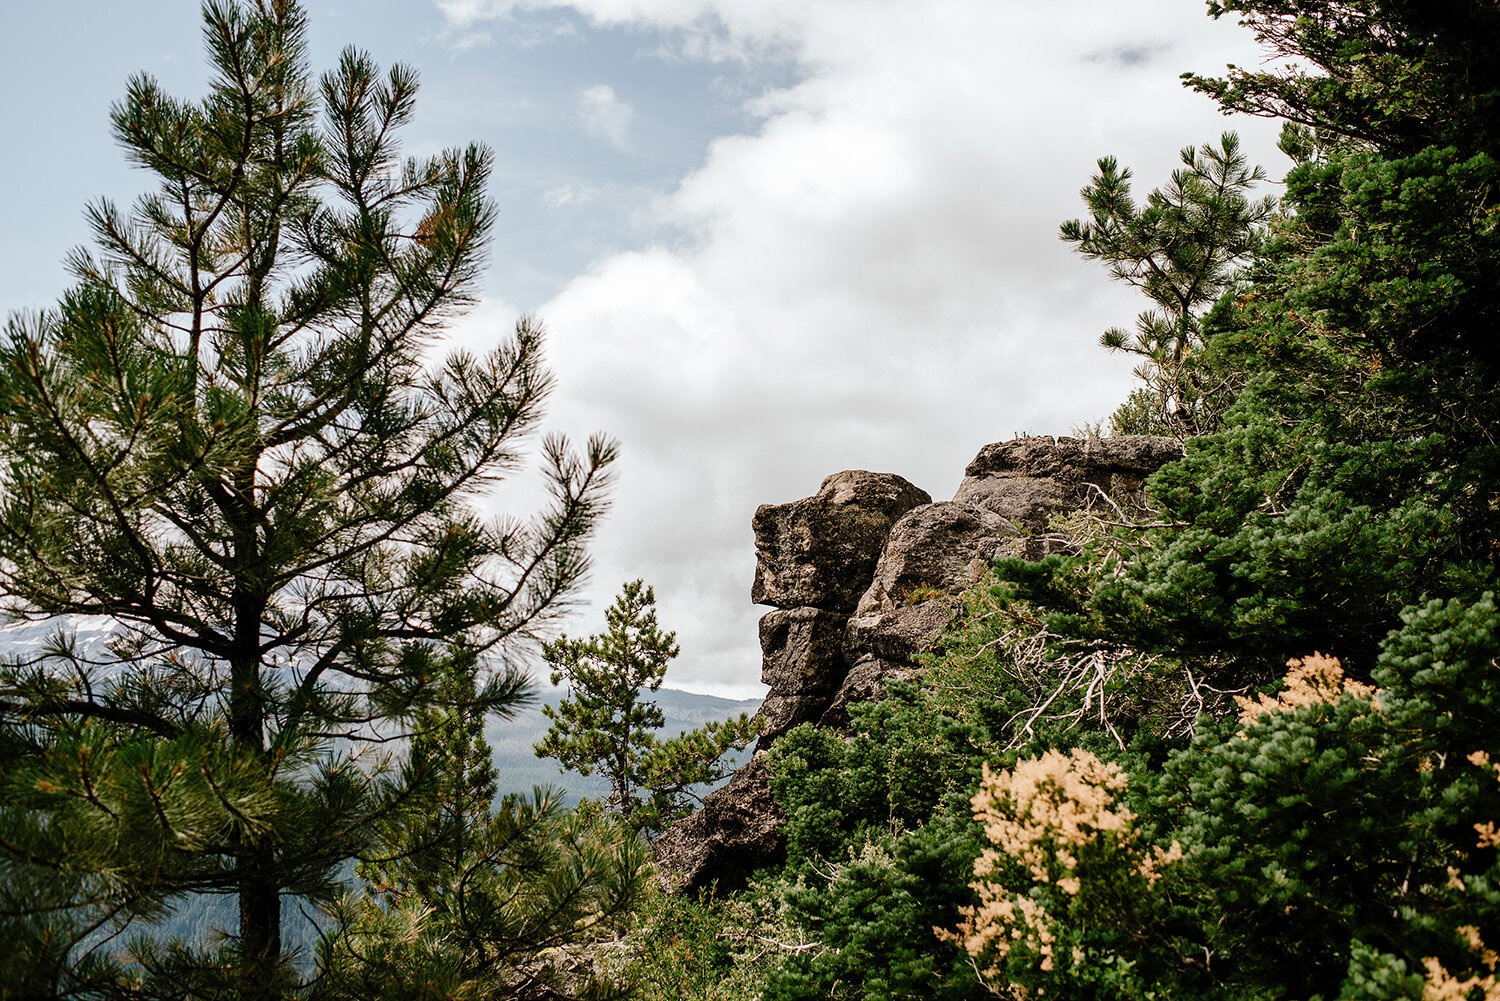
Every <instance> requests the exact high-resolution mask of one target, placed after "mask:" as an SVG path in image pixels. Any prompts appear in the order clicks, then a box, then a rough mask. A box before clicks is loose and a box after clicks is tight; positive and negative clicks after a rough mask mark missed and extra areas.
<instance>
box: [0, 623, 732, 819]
mask: <svg viewBox="0 0 1500 1001" xmlns="http://www.w3.org/2000/svg"><path fill="white" fill-rule="evenodd" d="M118 628H119V626H118V624H117V623H116V622H115V621H114V620H113V619H110V618H109V617H108V616H103V615H62V616H57V617H55V618H50V619H44V620H39V621H35V622H16V623H12V624H10V625H8V626H4V627H0V657H20V658H25V657H34V656H36V655H38V654H40V653H42V652H43V651H44V650H45V649H46V647H47V646H48V645H49V644H51V643H52V642H53V641H54V638H55V637H56V636H57V634H58V631H59V630H63V631H64V632H70V633H72V635H73V649H74V650H75V651H76V653H77V655H78V656H79V657H80V658H82V659H84V660H86V661H94V662H102V661H106V660H108V658H109V650H108V643H109V640H110V637H112V636H113V635H115V633H116V631H117V630H118ZM566 696H567V692H566V690H564V689H562V688H559V687H555V686H552V685H547V684H539V685H538V686H537V692H536V699H535V700H534V701H533V702H531V703H530V704H528V705H526V706H524V707H523V708H521V709H520V710H518V711H517V712H516V714H515V715H514V716H511V717H509V718H505V719H491V720H489V721H488V722H487V723H486V725H485V739H486V740H488V741H489V742H490V747H491V748H492V749H493V750H494V758H495V768H496V770H497V771H498V773H499V783H500V792H501V793H508V792H530V791H531V789H532V787H533V786H553V787H556V788H559V789H562V790H564V791H565V792H566V794H567V798H568V800H569V801H576V800H578V799H579V798H582V797H586V796H587V797H593V796H602V795H604V794H605V793H606V792H608V784H607V783H606V782H604V781H603V780H602V779H600V778H599V777H598V776H597V775H593V776H583V775H577V774H575V773H572V772H568V773H561V772H560V771H559V769H558V767H557V762H556V761H552V760H549V759H545V758H538V757H537V756H536V753H535V752H534V751H533V746H534V745H535V744H536V743H537V742H538V741H540V740H541V739H542V737H543V736H544V735H545V734H546V732H547V729H548V727H549V726H551V721H550V720H548V719H547V717H546V715H544V714H543V712H542V706H543V705H556V704H557V703H558V702H560V701H561V700H562V699H564V698H565V697H566ZM645 697H646V698H647V699H648V700H650V701H653V702H655V703H656V704H657V705H658V706H659V707H660V708H661V710H662V715H663V716H665V717H666V722H665V724H664V725H663V726H662V728H661V729H660V730H659V731H658V733H659V734H661V735H662V736H668V737H673V736H676V735H677V734H679V733H682V732H683V731H685V730H694V729H697V728H698V727H700V726H702V725H703V724H705V723H709V722H714V721H718V720H725V719H729V718H730V717H733V716H738V715H739V714H740V713H742V712H747V713H754V712H755V711H756V710H757V709H759V708H760V704H761V700H760V699H739V700H736V699H726V698H720V697H719V696H716V695H701V694H698V693H696V692H685V691H681V690H678V689H675V688H662V689H660V690H658V691H656V692H654V693H651V692H647V693H645ZM733 757H734V760H735V762H736V763H737V764H738V763H740V762H741V761H742V760H743V759H746V758H748V754H742V755H737V756H733Z"/></svg>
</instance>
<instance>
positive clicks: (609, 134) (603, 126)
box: [578, 83, 635, 149]
mask: <svg viewBox="0 0 1500 1001" xmlns="http://www.w3.org/2000/svg"><path fill="white" fill-rule="evenodd" d="M578 116H579V118H581V119H582V120H583V127H584V128H585V129H587V130H588V132H589V134H590V135H593V136H597V137H599V138H600V139H603V140H604V141H606V142H608V143H609V144H610V145H611V146H613V147H615V149H624V148H625V140H626V132H627V131H628V130H629V128H630V120H631V118H633V117H634V116H635V109H634V108H632V107H631V106H630V105H629V103H627V102H625V101H622V100H620V99H619V98H618V97H616V96H615V89H614V88H613V87H611V86H610V85H609V84H607V83H601V84H597V85H595V86H593V87H589V88H586V89H585V90H583V91H581V92H580V93H579V95H578Z"/></svg>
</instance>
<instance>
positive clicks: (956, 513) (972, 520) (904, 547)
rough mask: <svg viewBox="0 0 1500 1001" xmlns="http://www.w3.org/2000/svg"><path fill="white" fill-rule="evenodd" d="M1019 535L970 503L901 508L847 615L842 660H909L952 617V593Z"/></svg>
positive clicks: (973, 580) (976, 576)
mask: <svg viewBox="0 0 1500 1001" xmlns="http://www.w3.org/2000/svg"><path fill="white" fill-rule="evenodd" d="M1020 535H1021V530H1020V529H1019V528H1017V527H1016V525H1015V524H1014V523H1013V522H1011V521H1009V520H1008V519H1005V518H1002V517H1000V516H999V515H997V514H994V513H993V512H990V511H986V510H984V509H983V508H978V507H974V506H973V505H970V504H956V503H953V502H951V501H945V502H943V503H940V504H927V505H924V506H922V507H919V508H914V509H912V510H911V511H908V512H907V513H906V514H905V515H903V516H902V517H901V520H900V521H898V522H896V525H895V527H893V528H892V529H891V534H890V537H889V538H888V539H887V540H886V544H885V551H884V552H882V553H881V555H880V561H879V562H878V563H877V564H876V566H875V575H874V578H873V580H872V581H871V582H870V587H869V589H868V590H866V591H865V593H864V594H863V595H862V596H861V597H860V599H859V605H858V607H857V608H856V609H855V611H854V616H853V618H851V619H850V620H849V626H848V633H847V636H848V653H849V659H850V660H851V661H856V662H857V661H858V660H859V659H860V658H861V657H864V656H875V657H880V658H883V659H885V660H891V661H896V662H900V663H906V664H911V663H914V661H915V658H916V655H917V654H918V653H920V652H921V651H923V650H925V649H927V648H928V647H929V646H930V645H931V644H932V641H933V640H935V639H936V638H937V637H938V636H939V635H940V634H941V633H942V631H943V630H944V629H945V628H946V627H947V626H948V624H949V623H950V622H952V621H953V618H954V616H955V615H956V614H957V612H958V607H959V603H958V600H957V598H956V596H957V595H959V594H961V593H962V592H964V591H965V590H967V589H968V588H970V587H972V586H973V585H974V584H975V583H976V582H977V581H978V580H979V578H980V576H981V575H982V574H983V572H984V569H985V567H987V566H988V565H989V564H990V562H991V561H992V560H994V558H995V557H996V555H997V554H999V553H1001V552H1006V551H1009V550H1008V548H1007V547H1008V546H1011V545H1013V544H1014V543H1016V542H1017V540H1018V539H1019V537H1020Z"/></svg>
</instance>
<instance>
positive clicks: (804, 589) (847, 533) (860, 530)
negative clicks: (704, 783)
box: [654, 435, 1182, 892]
mask: <svg viewBox="0 0 1500 1001" xmlns="http://www.w3.org/2000/svg"><path fill="white" fill-rule="evenodd" d="M1181 455H1182V446H1181V444H1180V443H1179V442H1177V441H1176V440H1175V439H1172V438H1151V437H1145V436H1137V435H1131V436H1120V437H1116V438H1104V439H1100V440H1096V441H1089V442H1084V441H1078V440H1075V439H1072V438H1059V439H1053V438H1018V439H1015V440H1013V441H1006V442H998V443H996V444H993V445H986V446H985V447H984V448H983V449H981V450H980V452H979V454H978V455H977V456H975V458H974V461H973V462H971V463H969V465H968V468H967V469H966V470H965V471H964V481H963V484H962V485H961V486H960V487H959V489H958V493H957V494H956V495H955V496H954V498H953V500H952V501H943V502H939V503H936V504H934V503H932V498H931V497H930V496H929V495H928V494H927V493H926V492H925V491H923V490H920V489H918V488H917V487H915V486H913V485H912V484H911V483H909V482H907V481H906V480H905V479H903V478H901V477H900V476H897V475H895V474H893V473H870V472H864V471H860V470H852V471H847V472H842V473H835V474H834V475H832V476H830V477H828V478H827V479H825V480H824V481H823V484H822V486H821V487H820V488H819V490H818V492H817V493H816V494H814V495H813V496H811V497H807V498H804V499H803V500H799V501H793V502H792V503H790V504H776V505H770V504H767V505H762V506H761V508H760V509H759V510H757V511H756V512H755V518H754V520H753V522H752V524H753V527H754V529H755V556H756V566H755V582H754V584H753V586H752V588H751V599H752V600H753V601H754V602H755V603H757V604H763V605H771V606H773V608H774V611H772V612H770V613H768V614H767V615H766V616H765V617H764V618H762V619H761V621H760V645H761V653H762V658H763V659H762V668H761V681H762V682H763V683H764V684H765V685H767V686H768V688H769V691H768V692H767V694H766V698H765V702H764V703H763V704H762V705H761V708H760V711H759V713H758V714H757V716H758V718H759V719H760V720H761V725H762V731H761V737H760V740H759V742H758V743H757V745H756V751H755V755H754V756H753V757H752V758H751V760H750V762H749V763H747V764H746V765H745V766H744V767H743V768H741V769H740V770H739V771H738V772H737V773H736V774H735V776H734V777H733V778H732V779H731V780H730V781H729V783H728V784H726V785H724V786H722V787H721V788H719V789H718V790H716V791H714V792H713V793H711V794H710V795H708V796H707V797H705V799H704V802H703V807H702V809H700V810H699V811H698V812H697V813H695V814H693V816H691V817H689V818H687V819H686V820H683V821H681V822H679V823H677V824H675V825H673V826H672V827H671V828H669V829H668V830H666V831H665V832H663V833H662V835H661V837H659V838H658V839H657V840H656V842H655V845H654V850H655V853H656V858H657V863H658V865H659V866H660V867H661V869H662V871H663V872H664V873H665V874H666V875H667V878H668V881H669V882H670V883H671V885H672V886H673V887H674V888H675V889H676V890H678V891H681V892H685V891H691V890H696V889H700V888H702V887H706V886H709V885H711V884H714V883H717V884H718V885H719V886H721V887H728V886H732V885H734V884H735V883H737V882H738V881H739V880H741V879H743V877H744V876H746V875H748V874H749V873H750V872H752V871H753V870H754V869H756V868H758V867H759V866H762V865H765V864H767V863H769V862H772V861H774V860H775V858H776V856H777V854H778V853H779V852H780V851H781V850H782V847H783V842H782V838H781V835H780V825H781V823H782V822H783V820H784V818H783V817H782V816H781V813H780V810H779V808H778V807H777V805H776V802H775V800H774V799H773V798H772V796H771V789H770V769H769V768H768V766H767V761H766V751H767V749H768V748H769V747H770V746H771V745H772V744H774V743H775V741H776V739H777V738H778V737H781V736H782V735H784V734H785V733H786V732H787V731H789V730H791V729H792V728H793V727H795V726H798V725H800V724H802V723H813V724H816V725H818V726H821V727H834V728H842V727H844V726H846V725H847V724H848V721H849V718H848V714H847V707H848V705H849V704H850V703H852V702H861V701H872V700H877V699H881V698H884V696H885V686H886V683H887V682H888V681H890V680H891V679H893V678H904V677H910V676H911V675H912V674H913V672H914V671H915V670H916V666H917V657H918V655H919V654H921V653H922V652H924V651H926V650H929V649H931V648H932V645H933V643H934V642H935V641H936V640H937V639H938V638H939V637H940V636H941V635H942V633H943V631H944V630H945V629H946V628H947V627H948V625H949V624H950V623H951V622H952V621H953V620H954V618H955V617H956V616H957V615H958V614H959V611H960V608H961V605H960V602H959V600H958V598H957V595H959V594H961V593H962V592H963V591H964V590H966V589H967V588H969V587H970V586H972V585H973V584H974V583H975V582H977V581H978V580H979V579H980V575H981V574H982V573H983V570H984V568H985V567H986V566H988V565H989V563H991V562H992V561H993V560H994V559H995V558H996V557H999V556H1025V557H1027V558H1032V559H1035V558H1038V557H1039V556H1040V555H1041V554H1042V553H1044V552H1046V551H1047V544H1046V542H1045V540H1040V539H1039V538H1038V535H1039V533H1043V532H1045V531H1046V529H1047V523H1048V520H1049V519H1050V518H1051V517H1053V516H1054V515H1058V514H1065V513H1068V512H1073V511H1078V510H1081V509H1084V508H1087V507H1089V506H1090V505H1091V504H1093V503H1095V502H1100V503H1103V502H1104V501H1103V499H1104V498H1107V499H1108V502H1110V503H1113V504H1114V505H1117V506H1119V507H1121V508H1123V509H1127V510H1128V509H1130V508H1131V507H1134V506H1137V505H1138V504H1139V503H1140V502H1141V498H1142V491H1143V486H1144V483H1145V479H1146V477H1147V476H1149V475H1150V474H1151V473H1152V472H1154V471H1155V470H1156V469H1158V468H1160V467H1161V466H1162V465H1164V464H1166V463H1167V462H1171V461H1173V460H1174V459H1177V458H1180V457H1181Z"/></svg>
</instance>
